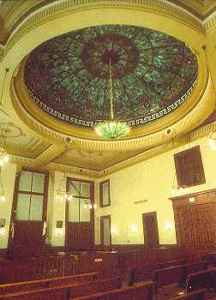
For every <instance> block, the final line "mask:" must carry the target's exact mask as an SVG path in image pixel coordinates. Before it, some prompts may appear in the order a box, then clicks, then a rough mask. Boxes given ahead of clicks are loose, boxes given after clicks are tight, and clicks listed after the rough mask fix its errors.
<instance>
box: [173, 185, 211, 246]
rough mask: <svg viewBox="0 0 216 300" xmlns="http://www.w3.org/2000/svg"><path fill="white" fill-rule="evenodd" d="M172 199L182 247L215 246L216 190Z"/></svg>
mask: <svg viewBox="0 0 216 300" xmlns="http://www.w3.org/2000/svg"><path fill="white" fill-rule="evenodd" d="M172 200H173V209H174V216H175V224H176V235H177V241H178V244H179V245H180V246H181V247H186V248H195V249H203V250H205V249H213V248H215V246H216V193H215V191H209V192H205V193H199V194H194V195H190V196H183V197H177V198H174V199H172ZM191 201H192V202H191Z"/></svg>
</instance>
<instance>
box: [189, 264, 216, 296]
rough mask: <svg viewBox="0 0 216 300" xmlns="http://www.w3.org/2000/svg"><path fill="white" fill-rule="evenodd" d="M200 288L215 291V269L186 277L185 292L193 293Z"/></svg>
mask: <svg viewBox="0 0 216 300" xmlns="http://www.w3.org/2000/svg"><path fill="white" fill-rule="evenodd" d="M201 288H205V289H207V290H208V291H211V290H214V291H215V290H216V268H211V269H207V270H204V271H200V272H195V273H192V274H190V275H188V277H187V281H186V291H187V292H193V291H195V290H198V289H201Z"/></svg>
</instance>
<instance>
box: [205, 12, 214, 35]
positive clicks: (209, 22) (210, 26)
mask: <svg viewBox="0 0 216 300" xmlns="http://www.w3.org/2000/svg"><path fill="white" fill-rule="evenodd" d="M203 27H204V29H205V31H206V32H210V31H212V30H215V29H216V11H215V12H214V13H212V14H211V15H210V16H209V17H207V18H206V19H205V20H204V21H203Z"/></svg>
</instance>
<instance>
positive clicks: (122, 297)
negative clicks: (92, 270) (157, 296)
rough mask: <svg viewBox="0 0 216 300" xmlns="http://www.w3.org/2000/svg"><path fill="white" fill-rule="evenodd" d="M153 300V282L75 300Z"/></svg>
mask: <svg viewBox="0 0 216 300" xmlns="http://www.w3.org/2000/svg"><path fill="white" fill-rule="evenodd" d="M140 299H142V300H153V299H154V284H153V282H152V281H148V282H145V283H139V284H136V285H134V286H131V287H124V288H120V289H114V290H111V291H108V292H103V293H96V294H92V295H88V296H84V297H77V298H74V299H73V300H140Z"/></svg>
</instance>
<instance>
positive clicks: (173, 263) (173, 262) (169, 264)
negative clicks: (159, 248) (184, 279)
mask: <svg viewBox="0 0 216 300" xmlns="http://www.w3.org/2000/svg"><path fill="white" fill-rule="evenodd" d="M184 264H186V259H185V258H182V259H174V260H169V261H166V262H162V263H159V264H158V269H164V268H169V267H175V266H179V265H184Z"/></svg>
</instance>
